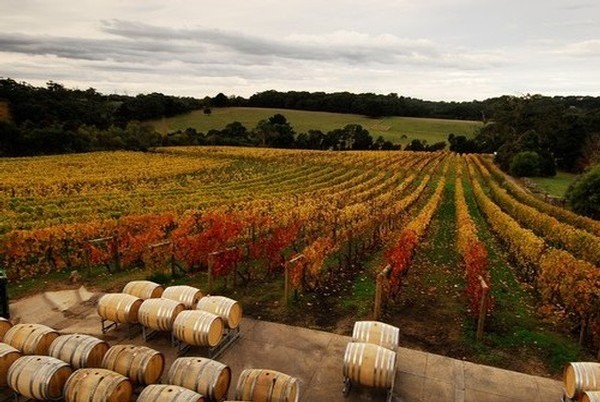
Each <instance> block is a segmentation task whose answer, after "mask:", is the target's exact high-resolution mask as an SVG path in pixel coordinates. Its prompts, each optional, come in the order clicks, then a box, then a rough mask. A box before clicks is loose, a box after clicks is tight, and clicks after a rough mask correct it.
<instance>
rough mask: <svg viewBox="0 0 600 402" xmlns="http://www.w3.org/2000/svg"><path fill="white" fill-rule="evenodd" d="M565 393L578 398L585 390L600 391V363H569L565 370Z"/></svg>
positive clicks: (572, 397)
mask: <svg viewBox="0 0 600 402" xmlns="http://www.w3.org/2000/svg"><path fill="white" fill-rule="evenodd" d="M563 383H564V386H565V393H566V394H567V396H568V397H569V398H571V399H578V398H579V397H580V396H581V394H582V393H583V392H584V391H600V363H594V362H577V363H568V364H567V365H566V366H565V369H564V371H563Z"/></svg>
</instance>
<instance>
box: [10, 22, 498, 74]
mask: <svg viewBox="0 0 600 402" xmlns="http://www.w3.org/2000/svg"><path fill="white" fill-rule="evenodd" d="M102 31H103V32H104V33H106V34H110V35H111V37H108V38H72V37H60V36H49V35H27V34H14V33H12V34H7V33H0V51H5V52H6V51H10V52H16V53H24V54H31V55H55V56H58V57H63V58H68V59H79V60H87V61H106V60H112V61H116V62H121V63H148V62H149V61H154V62H155V63H154V64H156V63H158V62H163V63H164V62H169V61H172V60H177V61H180V62H182V63H187V64H192V65H206V64H208V65H211V64H213V65H214V64H216V65H219V64H235V65H241V66H257V65H259V66H267V65H274V64H278V63H281V61H282V60H290V61H314V62H323V63H334V64H340V63H342V64H346V65H377V64H379V65H390V66H392V65H416V66H432V67H446V68H459V69H481V68H487V67H489V66H490V65H497V64H498V63H502V58H501V57H500V56H498V55H492V54H486V53H474V54H469V53H468V52H463V51H460V52H459V51H456V52H454V53H452V52H449V51H444V52H442V51H441V47H440V46H436V45H435V44H433V43H431V42H430V41H425V40H407V39H401V38H398V37H396V36H392V35H367V34H360V33H356V32H346V31H338V32H334V33H332V34H328V35H322V36H315V35H296V36H289V37H285V38H279V39H270V38H266V37H260V36H256V35H249V34H245V33H243V32H237V31H224V30H219V29H209V28H193V29H176V28H166V27H156V26H152V25H147V24H142V23H131V22H125V21H120V20H112V21H108V22H103V23H102Z"/></svg>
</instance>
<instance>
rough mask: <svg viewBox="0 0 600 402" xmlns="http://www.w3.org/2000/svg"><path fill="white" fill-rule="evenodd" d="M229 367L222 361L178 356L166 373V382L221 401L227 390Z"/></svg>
mask: <svg viewBox="0 0 600 402" xmlns="http://www.w3.org/2000/svg"><path fill="white" fill-rule="evenodd" d="M230 383H231V369H230V368H229V367H228V366H226V365H225V364H223V363H220V362H218V361H215V360H211V359H207V358H203V357H180V358H179V359H177V360H175V361H174V362H173V364H172V365H171V368H170V369H169V372H168V373H167V384H171V385H179V386H181V387H184V388H187V389H191V390H192V391H196V392H197V393H199V394H201V395H204V396H206V397H208V398H209V399H210V400H212V401H221V400H223V399H224V398H225V396H226V395H227V391H229V385H230Z"/></svg>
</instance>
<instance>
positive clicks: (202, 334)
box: [173, 310, 224, 347]
mask: <svg viewBox="0 0 600 402" xmlns="http://www.w3.org/2000/svg"><path fill="white" fill-rule="evenodd" d="M223 328H224V326H223V320H222V319H221V317H219V316H218V315H216V314H213V313H209V312H208V311H202V310H186V311H183V312H181V313H179V315H178V316H177V318H176V319H175V322H173V335H175V338H177V339H179V340H180V341H183V342H185V343H187V344H189V345H195V346H211V347H212V346H216V345H218V344H219V342H221V338H222V337H223Z"/></svg>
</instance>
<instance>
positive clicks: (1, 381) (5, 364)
mask: <svg viewBox="0 0 600 402" xmlns="http://www.w3.org/2000/svg"><path fill="white" fill-rule="evenodd" d="M19 357H21V352H19V351H18V350H17V349H15V348H13V347H12V346H10V345H8V344H6V343H0V388H2V387H6V385H7V382H6V376H7V374H8V369H10V366H12V365H13V363H14V362H16V361H17V359H18V358H19Z"/></svg>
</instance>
